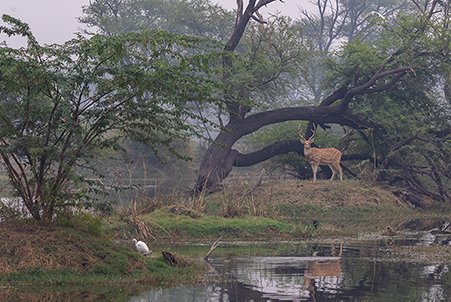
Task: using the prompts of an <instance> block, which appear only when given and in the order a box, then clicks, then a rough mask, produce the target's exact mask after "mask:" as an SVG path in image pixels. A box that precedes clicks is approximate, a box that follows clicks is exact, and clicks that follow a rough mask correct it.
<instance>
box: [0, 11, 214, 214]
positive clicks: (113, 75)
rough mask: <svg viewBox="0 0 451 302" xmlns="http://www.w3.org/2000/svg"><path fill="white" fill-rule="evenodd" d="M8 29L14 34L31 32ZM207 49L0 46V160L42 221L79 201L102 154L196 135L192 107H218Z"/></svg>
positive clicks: (93, 42) (135, 36)
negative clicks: (86, 168) (87, 173)
mask: <svg viewBox="0 0 451 302" xmlns="http://www.w3.org/2000/svg"><path fill="white" fill-rule="evenodd" d="M5 20H6V22H8V21H11V23H12V27H11V29H10V31H8V32H9V33H11V34H20V33H22V32H24V31H27V30H28V27H27V25H25V24H22V23H21V22H20V21H18V20H16V19H8V18H6V19H5ZM5 28H6V27H5ZM5 28H2V30H3V31H5V30H7V29H5ZM29 35H30V37H32V35H31V33H29ZM206 49H211V43H210V42H208V41H207V40H205V39H200V38H192V37H184V36H180V35H175V34H169V33H166V32H162V31H142V32H137V33H129V34H123V35H117V36H104V35H95V36H93V37H91V38H85V37H82V36H78V37H77V38H75V39H73V40H71V41H68V42H66V43H65V44H63V45H51V46H46V47H43V46H40V45H39V44H37V43H36V44H33V45H29V47H28V48H24V49H20V50H16V49H11V48H8V47H6V46H2V47H0V88H1V90H0V91H1V93H0V109H1V110H0V125H1V129H0V146H1V148H0V155H1V157H2V159H3V161H2V162H3V163H4V164H5V166H6V168H7V170H8V172H9V174H10V175H11V177H12V178H13V179H12V183H13V185H14V186H15V188H16V190H17V191H18V194H19V195H20V196H21V197H22V198H23V199H24V201H25V203H26V205H27V207H28V208H29V209H30V211H31V209H32V208H34V207H38V211H37V212H35V215H36V217H35V218H37V219H39V218H40V216H41V214H39V213H40V212H39V210H42V211H44V212H46V211H47V212H46V213H44V214H42V215H47V217H51V216H52V213H53V209H54V207H55V206H57V205H64V204H65V203H66V202H69V200H70V198H69V199H68V196H70V195H72V196H79V195H78V193H77V191H78V190H79V188H80V187H79V183H78V180H79V179H80V177H79V176H80V175H79V171H80V170H79V169H78V168H77V165H78V164H79V163H81V162H82V161H84V160H85V159H88V158H89V157H90V156H91V155H92V154H93V153H95V152H97V151H98V148H106V147H111V146H114V145H115V144H118V143H119V142H120V141H121V140H122V139H123V138H124V137H132V138H135V139H137V140H139V141H141V142H146V143H148V144H151V147H152V146H155V147H156V146H159V145H166V146H167V147H168V149H169V150H174V149H173V148H172V147H171V143H172V142H173V141H175V140H177V139H183V138H186V137H189V136H190V135H193V134H196V133H197V131H196V128H195V126H193V125H192V124H188V123H186V120H187V119H196V118H198V116H196V114H193V112H192V111H191V107H190V106H189V103H190V102H193V101H196V102H199V103H202V102H205V101H209V102H215V101H216V100H215V98H216V97H215V95H218V93H217V89H218V88H219V85H217V84H216V82H215V81H214V80H212V79H211V78H210V75H211V74H212V68H211V66H212V65H213V66H214V64H215V61H214V60H215V54H214V53H212V52H208V54H206ZM219 57H220V53H219V54H217V56H216V61H217V60H218V59H217V58H219ZM213 73H214V71H213ZM218 101H219V100H218ZM88 164H89V162H88ZM69 193H70V194H69ZM68 194H69V195H68ZM48 215H50V216H48Z"/></svg>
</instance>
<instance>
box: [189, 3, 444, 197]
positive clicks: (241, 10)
mask: <svg viewBox="0 0 451 302" xmlns="http://www.w3.org/2000/svg"><path fill="white" fill-rule="evenodd" d="M272 2H274V0H266V1H265V0H260V1H247V5H244V1H237V3H238V9H237V11H236V23H235V27H234V31H233V33H232V35H231V37H230V39H229V40H228V42H227V43H226V45H225V47H224V50H225V52H226V53H227V52H235V51H236V49H237V46H238V45H239V43H240V39H241V38H242V37H243V33H244V32H245V30H246V27H247V26H248V24H249V22H254V21H256V22H259V23H264V21H263V20H262V18H261V16H260V15H259V14H258V11H259V9H260V8H261V7H262V6H264V5H270V4H271V3H272ZM414 2H415V4H417V6H418V8H419V12H418V11H417V12H415V13H414V14H413V15H402V14H399V16H397V17H396V19H395V20H394V21H393V22H389V21H388V20H387V21H384V20H382V21H383V24H381V25H380V26H381V27H383V28H385V29H386V30H385V31H382V33H381V35H380V37H379V38H378V39H373V40H371V41H369V42H366V43H364V42H362V41H361V40H359V39H355V41H354V42H352V43H349V44H348V45H346V46H345V47H343V48H342V50H341V51H340V52H339V53H338V55H337V56H336V57H335V58H334V61H335V62H334V63H333V64H331V70H330V71H329V74H333V75H334V77H331V78H329V80H330V84H331V85H332V86H333V87H334V89H333V92H332V93H330V94H328V95H327V96H325V97H324V98H323V100H322V101H321V102H320V104H319V105H318V106H296V107H285V108H278V109H274V110H267V111H255V108H254V107H253V106H252V102H249V103H248V104H249V106H246V105H243V103H242V102H240V101H239V100H240V99H243V98H247V97H248V94H246V92H244V93H243V94H241V95H240V94H239V93H242V91H240V90H237V89H235V90H233V92H236V93H235V94H232V93H231V92H230V91H228V92H229V93H226V94H225V101H226V108H227V113H228V122H227V123H226V124H225V125H224V127H223V128H222V130H221V131H220V133H219V134H218V135H217V136H216V138H215V139H214V142H213V143H212V144H211V145H210V147H209V148H208V150H207V152H206V153H205V155H204V157H203V159H202V162H201V164H200V168H199V174H198V179H197V182H196V186H195V190H196V191H197V192H202V191H205V190H207V191H210V190H215V189H217V186H218V185H219V184H220V183H221V181H222V180H223V179H225V178H226V177H227V175H228V174H229V173H230V172H231V171H232V169H233V167H244V166H251V165H255V164H257V163H260V162H262V161H265V160H267V159H269V158H271V157H274V156H276V155H278V154H283V153H287V152H298V153H302V146H301V145H300V143H299V142H298V141H296V140H288V141H279V142H276V143H274V144H271V145H268V146H266V147H264V148H262V149H260V150H257V151H255V152H252V153H246V154H244V153H241V152H239V151H238V150H236V149H234V145H235V143H236V142H237V141H238V140H239V139H241V138H242V137H244V136H246V135H248V134H251V133H253V132H255V131H257V130H258V129H260V128H262V127H264V126H267V125H271V124H275V123H281V122H285V121H290V120H306V121H311V122H312V123H315V124H319V125H321V126H322V127H324V128H326V127H327V124H338V125H342V126H347V127H350V128H353V129H356V130H364V129H373V132H374V134H375V136H376V137H379V139H380V140H379V142H380V144H384V138H386V135H387V129H385V128H384V127H383V125H381V124H379V123H377V122H376V120H375V119H373V118H372V116H371V112H366V113H369V114H366V115H365V114H364V113H365V112H363V111H362V110H359V107H360V106H363V105H364V104H366V105H367V108H368V103H369V104H371V100H372V99H374V100H377V96H381V95H384V94H387V93H388V92H390V93H392V94H395V97H396V94H399V95H400V96H406V95H407V96H408V97H410V98H412V97H415V96H414V94H411V95H410V96H409V95H408V94H409V93H411V92H413V91H416V87H415V81H416V79H417V78H420V77H421V79H423V80H422V82H421V83H423V84H430V85H431V86H430V87H429V90H430V91H432V90H434V89H435V87H433V86H434V83H433V82H434V78H435V79H437V78H442V79H444V80H445V82H446V83H449V82H448V81H449V60H448V59H447V58H448V56H449V28H448V25H449V11H448V9H449V8H448V6H447V5H444V4H443V3H442V2H441V1H427V2H426V3H424V4H422V5H419V4H418V2H417V1H414ZM234 64H235V62H234V61H233V59H230V56H226V57H225V59H224V72H225V75H224V82H225V86H226V87H227V86H228V81H229V80H230V79H231V78H233V70H234V68H235V66H234ZM408 89H412V91H409V90H408ZM237 93H238V94H237ZM423 94H424V91H423ZM448 97H449V96H448ZM237 100H238V101H237ZM413 102H415V100H414V101H413ZM448 102H449V99H448ZM373 105H374V107H376V108H377V107H378V105H377V104H373ZM419 108H422V107H419ZM423 108H424V107H423ZM445 108H446V110H445V112H444V113H445V114H448V117H449V104H448V106H447V105H446V104H445ZM379 109H380V110H383V108H379ZM387 110H390V108H388V107H387ZM427 113H430V114H429V118H430V119H431V118H434V113H439V112H438V111H437V110H431V111H428V112H427ZM442 113H443V112H442ZM427 116H428V114H424V116H423V117H422V118H425V119H427ZM437 118H438V119H439V118H440V117H439V116H437ZM441 120H443V114H442V116H441ZM312 123H311V124H310V125H312ZM430 125H431V126H432V127H433V126H434V124H433V123H430ZM443 125H445V126H446V125H447V124H446V123H445V124H443V123H442V124H440V123H439V122H437V126H439V127H442V126H443ZM448 127H449V124H448ZM293 131H295V129H293ZM446 133H449V131H448V130H445V134H444V135H445V137H446V135H448V134H446ZM311 134H312V127H311V126H310V127H309V128H308V129H307V131H306V134H305V136H306V137H308V136H310V135H311ZM442 138H443V136H442ZM408 140H410V141H412V140H413V141H415V140H416V138H408ZM389 144H392V142H389ZM438 145H439V146H438V148H440V143H438ZM435 149H437V148H435ZM441 150H445V148H441ZM444 152H446V151H444ZM426 157H427V158H430V157H431V156H430V155H429V156H426ZM445 157H446V155H445ZM344 158H345V159H346V155H345V156H344ZM373 160H374V161H376V159H373ZM381 160H383V159H381ZM431 161H433V162H436V160H435V159H433V160H431ZM384 162H385V163H386V164H387V163H388V162H389V161H387V160H384ZM445 162H446V161H445ZM392 163H393V162H392ZM390 167H391V165H390V164H387V165H386V169H390ZM432 169H435V171H436V172H437V173H436V174H438V170H439V169H441V171H442V174H443V171H444V169H443V166H442V167H440V168H438V167H435V168H432ZM445 169H446V165H445ZM424 173H427V172H426V171H424ZM441 177H442V176H437V177H436V178H437V182H436V183H437V186H438V187H439V189H438V190H439V191H440V194H434V193H432V192H429V191H428V190H426V189H425V188H424V187H421V185H418V184H419V182H418V181H415V180H412V179H409V180H408V181H410V185H411V187H416V189H417V190H418V191H419V192H421V193H426V194H427V195H430V196H432V197H436V198H437V199H447V198H448V197H449V195H448V193H446V191H444V189H443V184H441V179H440V178H441ZM445 177H449V176H446V173H445Z"/></svg>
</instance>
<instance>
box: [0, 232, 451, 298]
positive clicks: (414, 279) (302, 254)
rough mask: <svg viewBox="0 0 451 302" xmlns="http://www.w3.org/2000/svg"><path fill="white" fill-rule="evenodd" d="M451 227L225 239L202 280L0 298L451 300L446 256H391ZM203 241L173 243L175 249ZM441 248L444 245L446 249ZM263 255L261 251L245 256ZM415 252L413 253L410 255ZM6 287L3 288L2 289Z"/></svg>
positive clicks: (190, 249) (442, 237)
mask: <svg viewBox="0 0 451 302" xmlns="http://www.w3.org/2000/svg"><path fill="white" fill-rule="evenodd" d="M450 239H451V235H449V234H433V233H431V232H415V233H411V235H409V234H407V235H406V234H404V235H402V236H394V237H383V238H379V239H369V240H368V239H367V240H363V241H362V240H359V241H355V242H353V241H352V240H347V241H346V242H343V243H341V244H340V243H339V242H334V243H332V244H331V243H327V244H326V243H306V242H298V243H267V244H259V245H257V244H252V245H246V244H241V245H236V244H230V245H225V244H224V243H223V244H222V245H221V247H219V248H218V249H216V250H215V251H214V252H213V253H212V257H211V259H210V261H209V264H210V277H211V278H210V279H211V281H209V282H208V283H206V284H199V285H185V286H179V287H175V288H174V287H173V288H149V289H146V288H143V287H139V288H138V289H131V288H130V286H129V287H128V288H121V287H120V286H117V287H112V288H106V287H102V288H99V287H94V288H76V287H71V286H68V287H65V288H59V289H58V288H52V289H50V288H39V289H30V288H29V289H28V290H27V291H22V290H16V289H7V290H8V291H9V292H8V293H4V294H2V288H0V300H3V301H129V302H144V301H162V302H166V301H167V302H169V301H171V302H177V301H182V302H184V301H193V302H196V301H221V302H222V301H451V273H450V271H449V270H450V267H451V263H445V264H424V263H419V262H417V261H410V260H411V259H407V260H409V261H405V260H397V259H396V258H393V257H390V256H388V255H389V251H390V250H392V249H393V248H395V247H399V246H409V245H410V246H418V245H421V246H437V245H442V246H445V248H446V249H451V245H450ZM205 249H206V247H198V246H173V247H172V250H173V251H177V252H179V253H180V254H182V255H191V256H197V257H199V256H201V255H205ZM447 252H451V251H450V250H447ZM246 255H265V256H246ZM412 260H415V259H412ZM3 291H5V289H3Z"/></svg>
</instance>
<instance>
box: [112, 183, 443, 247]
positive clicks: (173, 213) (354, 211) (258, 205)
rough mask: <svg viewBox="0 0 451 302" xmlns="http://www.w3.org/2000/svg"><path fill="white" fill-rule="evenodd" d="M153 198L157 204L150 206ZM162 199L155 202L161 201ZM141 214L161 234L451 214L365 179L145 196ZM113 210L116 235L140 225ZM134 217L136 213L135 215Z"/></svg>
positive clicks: (368, 228)
mask: <svg viewBox="0 0 451 302" xmlns="http://www.w3.org/2000/svg"><path fill="white" fill-rule="evenodd" d="M149 203H151V204H153V205H154V206H152V207H150V210H149V206H148V205H149ZM155 205H156V206H155ZM137 208H138V210H137V213H138V214H137V217H136V218H137V219H138V220H139V221H141V222H143V223H145V224H146V225H147V226H148V227H149V228H150V230H151V233H152V235H153V236H154V237H155V238H157V239H158V240H176V241H177V240H204V241H206V242H210V241H211V240H213V239H215V238H217V237H219V236H221V235H222V236H223V237H224V238H225V239H227V240H299V239H303V238H331V237H339V236H358V235H361V234H367V233H382V232H384V231H385V230H386V228H387V227H388V226H390V227H391V228H392V229H395V230H396V229H402V228H403V225H405V224H406V223H407V222H409V221H411V220H415V219H419V218H431V219H432V220H434V219H447V217H449V215H450V214H451V207H450V206H449V205H443V204H435V205H434V204H432V205H431V206H428V207H427V208H423V209H418V208H413V207H412V206H411V205H409V204H407V203H405V202H403V201H402V200H400V199H398V198H397V197H396V196H395V195H394V194H393V193H392V192H391V191H390V190H388V189H386V188H382V187H379V186H375V185H374V184H369V183H364V182H360V181H344V182H339V181H335V182H329V181H318V182H316V183H312V182H310V181H297V180H290V181H279V182H268V183H266V184H263V185H261V186H259V187H257V188H253V187H252V186H251V185H246V184H237V185H234V186H226V188H225V190H224V191H222V192H219V193H215V194H212V195H209V196H206V197H202V196H201V197H195V198H180V197H178V198H177V199H175V200H174V199H171V200H168V199H167V197H160V200H157V201H156V200H155V199H154V200H143V201H142V202H141V204H139V205H138V207H137ZM127 215H129V213H127V212H126V211H125V212H123V213H122V215H117V216H115V217H111V218H110V224H109V225H108V228H109V229H110V230H111V232H112V233H114V234H115V236H116V237H117V238H122V237H130V236H133V234H134V233H135V232H136V228H135V227H134V226H133V225H132V224H130V223H129V222H127V221H126V219H124V217H126V216H127ZM129 221H130V220H129Z"/></svg>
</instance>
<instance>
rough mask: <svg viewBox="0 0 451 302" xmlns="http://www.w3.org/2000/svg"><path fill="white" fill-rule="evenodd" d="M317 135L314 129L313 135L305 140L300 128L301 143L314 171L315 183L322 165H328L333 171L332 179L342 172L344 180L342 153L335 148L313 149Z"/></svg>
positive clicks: (341, 177)
mask: <svg viewBox="0 0 451 302" xmlns="http://www.w3.org/2000/svg"><path fill="white" fill-rule="evenodd" d="M315 134H316V127H315V126H314V128H313V134H312V136H310V138H309V139H305V137H303V136H302V135H301V131H300V128H298V135H299V138H300V141H301V143H302V144H303V145H304V156H305V159H306V160H307V162H308V163H309V164H310V166H311V167H312V170H313V181H316V172H317V171H318V167H319V166H320V165H328V166H329V168H330V169H331V170H332V177H331V178H330V180H332V179H334V177H335V175H336V174H337V171H338V172H340V180H343V175H342V174H343V171H342V169H341V166H340V160H341V151H340V150H337V149H335V148H315V147H312V146H311V145H312V143H313V138H314V137H315Z"/></svg>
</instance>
